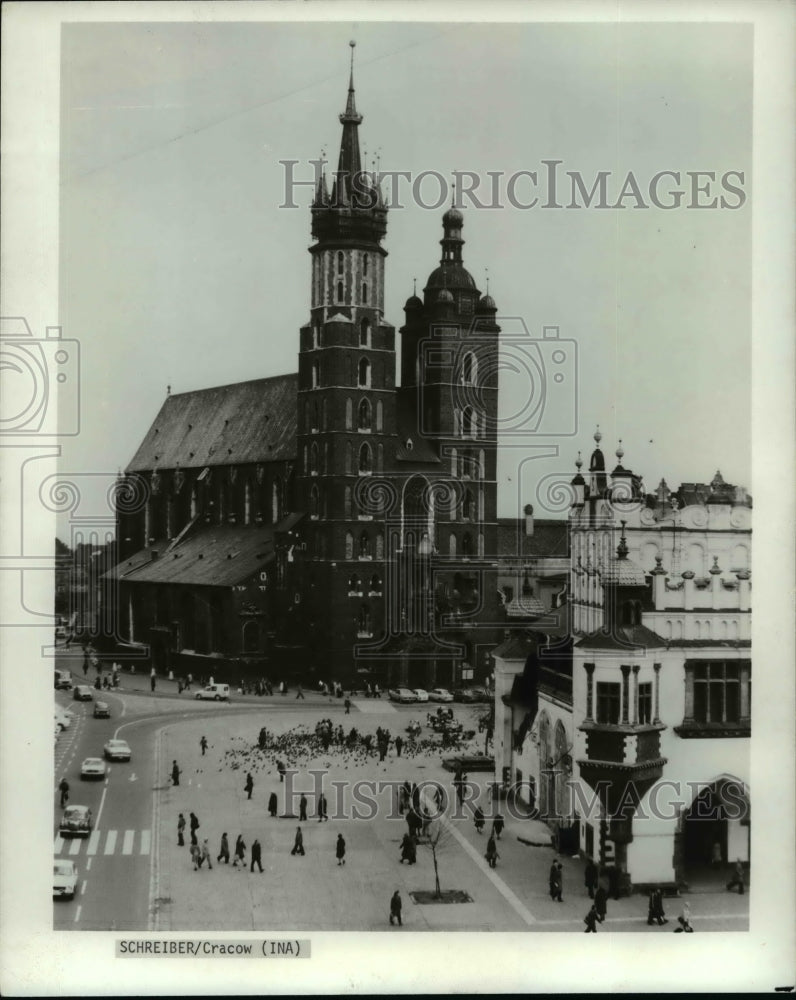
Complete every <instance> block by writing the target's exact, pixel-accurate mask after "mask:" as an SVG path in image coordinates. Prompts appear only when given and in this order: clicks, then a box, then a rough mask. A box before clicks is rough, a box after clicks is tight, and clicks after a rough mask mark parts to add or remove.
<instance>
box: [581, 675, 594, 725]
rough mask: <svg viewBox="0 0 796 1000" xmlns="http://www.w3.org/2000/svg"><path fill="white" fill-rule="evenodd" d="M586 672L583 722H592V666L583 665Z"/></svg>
mask: <svg viewBox="0 0 796 1000" xmlns="http://www.w3.org/2000/svg"><path fill="white" fill-rule="evenodd" d="M583 667H584V669H585V671H586V718H585V720H584V721H585V722H593V721H594V664H593V663H584V664H583Z"/></svg>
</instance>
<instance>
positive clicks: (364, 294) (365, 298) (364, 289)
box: [362, 281, 368, 305]
mask: <svg viewBox="0 0 796 1000" xmlns="http://www.w3.org/2000/svg"><path fill="white" fill-rule="evenodd" d="M362 302H363V304H364V305H367V304H368V283H367V281H363V282H362Z"/></svg>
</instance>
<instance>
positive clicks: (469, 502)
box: [462, 490, 473, 521]
mask: <svg viewBox="0 0 796 1000" xmlns="http://www.w3.org/2000/svg"><path fill="white" fill-rule="evenodd" d="M472 516H473V494H472V493H471V492H470V491H469V490H465V491H464V497H463V498H462V517H463V518H464V520H465V521H469V520H471V518H472Z"/></svg>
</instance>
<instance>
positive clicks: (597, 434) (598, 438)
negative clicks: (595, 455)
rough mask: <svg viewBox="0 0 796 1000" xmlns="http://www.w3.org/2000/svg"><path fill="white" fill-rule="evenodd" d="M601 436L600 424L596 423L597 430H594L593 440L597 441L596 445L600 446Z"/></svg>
mask: <svg viewBox="0 0 796 1000" xmlns="http://www.w3.org/2000/svg"><path fill="white" fill-rule="evenodd" d="M602 439H603V436H602V433H601V432H600V425H599V424H597V430H596V431H595V432H594V440H595V441H596V442H597V447H598V448H599V447H600V441H602Z"/></svg>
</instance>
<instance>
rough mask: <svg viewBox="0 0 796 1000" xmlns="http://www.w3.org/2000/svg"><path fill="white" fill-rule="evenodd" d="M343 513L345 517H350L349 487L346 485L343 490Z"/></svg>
mask: <svg viewBox="0 0 796 1000" xmlns="http://www.w3.org/2000/svg"><path fill="white" fill-rule="evenodd" d="M343 514H344V515H345V517H351V487H350V486H346V488H345V492H344V494H343Z"/></svg>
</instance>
